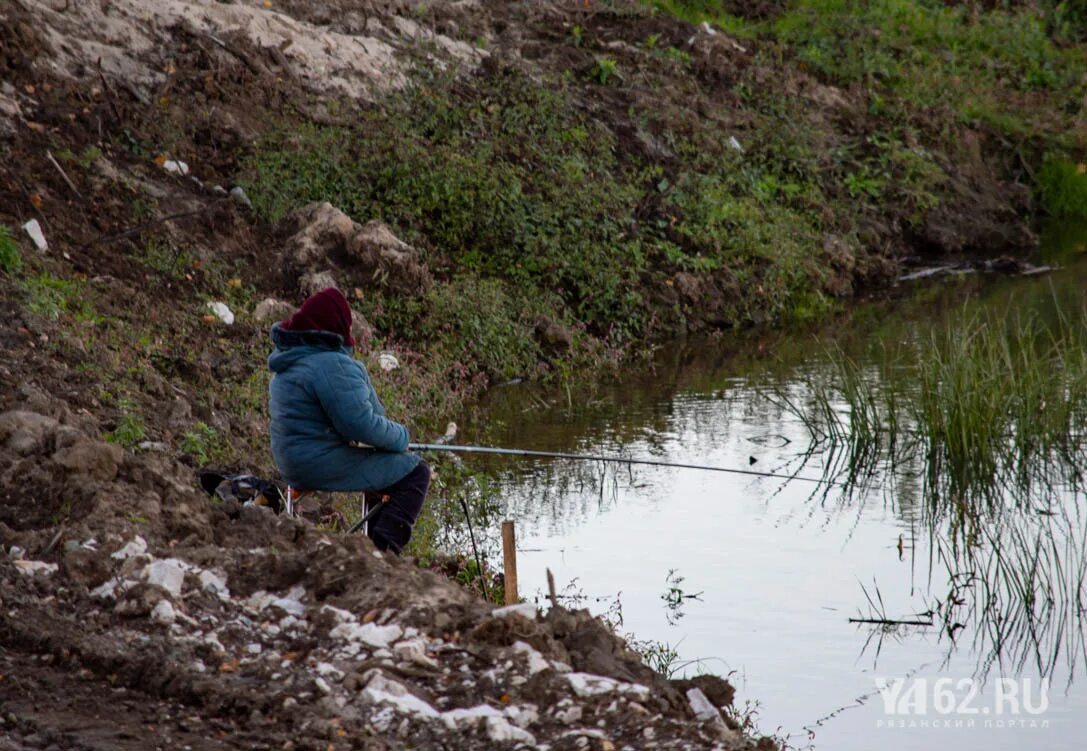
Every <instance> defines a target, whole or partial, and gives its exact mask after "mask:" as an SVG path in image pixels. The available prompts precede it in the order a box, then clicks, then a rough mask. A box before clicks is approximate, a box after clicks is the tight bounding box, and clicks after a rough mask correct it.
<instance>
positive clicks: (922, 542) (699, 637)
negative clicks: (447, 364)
mask: <svg viewBox="0 0 1087 751" xmlns="http://www.w3.org/2000/svg"><path fill="white" fill-rule="evenodd" d="M1084 238H1087V233H1083V232H1082V231H1081V230H1077V231H1065V232H1064V233H1063V234H1056V235H1053V236H1052V239H1051V240H1050V242H1049V248H1050V250H1049V257H1048V258H1047V261H1048V262H1051V263H1054V264H1055V265H1058V264H1059V266H1060V268H1059V269H1058V270H1056V271H1053V272H1052V273H1049V274H1044V275H1038V276H1034V277H1029V278H1028V277H998V276H996V275H993V274H986V273H960V272H956V273H948V274H944V275H942V276H939V277H934V278H930V279H926V280H925V281H923V282H916V283H912V286H911V285H903V288H902V290H901V294H900V295H897V296H896V299H892V300H890V301H886V300H885V301H882V302H879V303H868V304H861V305H858V306H856V307H854V308H852V309H851V310H849V311H847V312H846V313H843V314H842V315H841V316H839V317H838V318H836V320H834V321H833V322H832V323H831V324H830V325H828V326H824V327H820V328H818V329H814V330H811V331H806V332H801V333H798V332H796V331H792V332H754V333H748V334H744V335H724V336H720V337H715V338H708V339H702V340H697V341H695V340H691V341H684V342H680V343H676V344H674V345H671V346H668V347H666V348H663V349H662V350H660V351H659V353H658V354H657V356H656V357H655V358H654V360H653V362H652V363H650V364H649V365H647V366H645V367H640V368H634V369H631V371H630V372H628V373H626V374H624V375H623V376H621V377H618V378H615V379H612V380H610V381H608V382H605V383H598V384H593V385H592V386H591V387H586V388H578V389H574V390H571V391H566V390H561V391H559V392H558V393H555V392H547V391H541V390H537V389H532V388H528V387H524V386H510V387H505V388H501V389H496V390H495V391H494V392H492V394H491V396H490V398H489V400H488V401H487V403H486V404H485V405H484V407H483V410H482V412H481V418H480V420H479V421H478V422H475V423H474V424H473V425H468V426H465V428H466V429H462V430H463V432H462V438H463V439H465V442H474V441H479V442H487V443H489V444H491V445H502V446H516V447H519V448H527V449H536V450H545V451H562V452H578V453H592V454H614V455H623V456H630V457H646V458H652V459H659V460H663V461H674V462H682V463H693V464H704V465H710V466H714V467H724V468H737V469H743V470H749V471H763V472H769V473H773V474H778V475H782V474H784V475H796V476H797V477H798V478H803V479H794V480H791V481H788V480H782V479H777V478H760V477H755V476H750V475H739V474H727V473H720V472H710V471H697V470H688V469H671V468H665V467H641V466H637V467H629V468H628V467H626V466H619V465H600V464H599V463H591V462H572V461H539V460H536V461H531V460H526V459H511V458H480V457H469V458H467V461H468V463H469V464H470V465H471V466H472V467H473V468H479V469H485V470H487V471H488V472H490V473H491V474H493V476H494V477H495V478H496V488H497V494H498V498H499V503H500V505H501V507H502V513H503V515H504V516H505V517H506V518H511V519H514V520H515V521H516V525H517V533H518V547H519V556H518V566H519V576H520V583H521V586H520V589H521V594H522V596H524V597H526V598H527V599H529V600H532V599H539V600H540V601H541V602H542V601H543V598H544V594H543V593H544V592H545V591H546V584H545V571H546V569H550V570H551V571H552V572H553V573H554V576H555V580H556V582H557V584H558V589H559V591H560V593H561V594H562V595H563V597H564V601H565V602H566V604H568V605H570V606H582V607H588V608H590V609H591V610H593V611H594V612H598V613H601V614H604V615H605V616H606V617H608V618H610V619H611V620H612V621H613V622H614V623H616V624H617V627H618V629H619V630H620V631H621V632H623V633H626V634H629V635H631V637H632V638H633V639H634V640H635V641H636V642H638V643H639V644H640V649H641V650H643V651H644V652H647V653H648V654H649V655H650V660H651V661H653V662H655V663H656V664H658V665H659V666H661V667H663V668H665V669H667V670H673V671H677V675H678V674H683V673H686V674H693V673H696V672H699V671H702V672H712V673H716V674H719V675H723V676H726V677H728V679H729V680H730V681H731V682H733V683H734V684H735V685H736V687H737V699H738V707H737V710H738V711H739V713H740V714H743V715H746V716H748V717H750V718H751V719H752V721H754V722H755V723H756V724H757V727H758V728H759V730H760V731H761V732H763V733H773V734H776V735H778V736H779V737H781V738H784V739H786V740H787V742H788V744H789V745H790V746H792V747H795V748H808V747H814V748H828V749H836V750H838V751H842V750H846V749H855V750H856V751H862V750H863V751H869V750H870V749H872V748H874V747H877V745H876V744H878V747H879V748H882V749H902V750H905V749H929V748H932V747H934V746H935V747H939V748H942V747H952V746H954V747H962V748H986V749H1019V748H1023V747H1024V746H1027V745H1028V744H1029V745H1030V746H1032V747H1044V748H1049V749H1064V748H1068V749H1072V748H1076V749H1079V748H1081V747H1082V744H1083V741H1084V739H1087V686H1085V683H1084V676H1083V671H1084V669H1085V668H1087V640H1085V639H1084V636H1085V629H1084V621H1083V617H1084V606H1085V602H1087V592H1084V590H1083V585H1084V581H1085V579H1087V555H1085V552H1084V551H1085V549H1087V518H1085V513H1087V494H1085V490H1084V484H1083V482H1082V479H1081V478H1082V471H1081V470H1083V469H1084V465H1087V456H1085V451H1087V438H1085V435H1084V433H1083V429H1084V427H1085V425H1087V415H1085V410H1087V404H1084V402H1083V400H1082V399H1081V397H1082V396H1083V395H1084V394H1087V358H1085V356H1084V352H1085V351H1087V347H1084V346H1082V345H1083V344H1084V342H1085V341H1087V307H1085V306H1087V291H1085V290H1087V285H1085V282H1087V263H1085V260H1087V255H1085V254H1084V253H1083V252H1082V251H1083V249H1084V247H1085V246H1084ZM1055 332H1056V333H1055ZM990 335H991V336H990ZM987 358H988V359H987ZM1009 374H1013V375H1014V378H1011V379H1010V380H1009V378H1008V376H1009ZM956 379H959V380H961V381H962V383H958V382H957V380H956ZM952 403H953V404H952ZM971 421H973V422H971ZM484 426H485V428H484ZM809 480H824V481H830V482H823V483H819V482H810V481H809ZM832 483H833V484H832ZM850 618H853V619H861V620H867V621H876V622H872V623H867V622H866V623H855V622H850V620H849V619H850ZM745 701H747V702H750V704H747V705H746V706H745V704H744V702H745Z"/></svg>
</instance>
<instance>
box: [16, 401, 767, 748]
mask: <svg viewBox="0 0 1087 751" xmlns="http://www.w3.org/2000/svg"><path fill="white" fill-rule="evenodd" d="M31 468H33V471H27V470H28V469H31ZM0 472H2V477H3V487H4V489H5V490H4V498H3V505H4V509H5V514H6V521H5V523H3V524H0V542H2V544H3V546H4V554H5V555H4V558H3V559H2V560H0V572H2V574H3V575H2V578H0V601H2V603H3V608H2V610H3V615H2V616H0V634H2V638H3V646H4V649H3V653H2V656H0V664H2V665H3V666H4V667H3V671H4V678H5V680H4V681H3V685H2V687H0V692H2V694H0V695H3V696H4V711H5V716H4V718H3V722H4V723H5V725H4V732H5V735H6V736H7V738H8V739H9V741H10V742H13V743H15V744H16V747H19V748H56V747H64V748H88V749H90V748H103V749H104V748H137V747H144V746H141V744H142V743H144V742H145V738H143V734H144V733H146V732H148V731H150V730H151V729H152V728H153V729H154V731H155V732H156V734H157V736H158V738H159V739H160V742H162V743H163V744H164V747H168V748H181V747H192V748H226V747H230V748H298V749H310V748H311V749H329V748H418V747H427V748H493V747H503V746H510V747H514V746H517V747H539V746H541V745H546V746H547V747H550V748H571V749H574V748H612V749H614V748H620V747H638V748H691V747H698V748H711V747H712V748H722V749H725V748H748V747H753V746H754V742H753V741H751V740H750V739H748V738H745V737H744V736H743V735H742V734H741V733H740V732H739V730H738V726H737V725H736V723H735V721H733V720H731V719H729V720H726V719H725V717H724V716H722V715H721V714H720V710H721V709H724V710H725V711H726V712H727V711H728V710H729V708H730V706H731V699H732V689H731V687H729V686H728V684H727V683H725V682H724V681H722V680H720V679H717V678H711V677H705V678H701V679H698V680H696V681H693V682H681V681H667V680H665V679H663V678H662V677H660V676H659V675H657V674H655V673H653V672H652V671H651V670H649V669H648V668H646V667H645V666H644V665H643V664H642V663H641V660H640V658H639V657H638V656H637V655H635V654H634V653H632V652H631V651H630V650H629V649H628V648H627V647H626V645H625V644H624V643H623V642H621V641H620V640H619V639H617V638H616V637H615V636H614V635H613V634H612V633H611V632H610V631H608V630H607V629H606V627H605V626H604V625H603V624H602V623H600V622H599V621H598V620H596V619H594V618H592V617H591V616H589V614H588V613H587V612H584V611H576V612H572V611H567V610H565V609H563V608H561V607H556V608H551V609H550V610H549V611H548V612H547V613H546V614H541V613H539V612H537V610H536V608H535V607H534V606H531V605H522V606H512V607H509V608H502V609H497V610H496V609H494V608H493V607H491V606H488V605H486V604H485V603H483V602H481V601H480V600H479V599H477V598H476V597H474V596H472V595H471V594H470V593H469V592H467V591H466V590H465V589H463V588H461V587H460V586H458V585H456V584H454V583H452V582H450V581H448V580H447V579H444V578H442V577H439V576H437V575H435V574H432V573H430V572H428V571H423V570H420V569H419V568H417V567H416V566H415V565H414V563H413V562H411V561H406V560H399V559H395V558H392V557H389V556H382V555H381V554H380V553H378V552H377V551H375V550H374V549H373V547H372V545H371V544H370V543H369V541H368V540H366V539H365V538H363V537H361V536H356V537H343V536H340V535H335V534H326V533H323V532H321V531H320V530H318V529H316V528H314V527H313V526H311V525H309V524H307V523H305V522H301V521H296V520H292V519H286V518H281V517H276V516H275V515H273V514H272V513H271V512H269V511H267V510H265V509H261V508H257V507H238V506H236V505H235V506H232V505H229V504H227V505H220V506H215V505H213V504H212V503H211V502H210V501H209V500H208V499H207V498H206V497H201V496H199V495H197V494H196V493H194V492H193V491H191V490H189V489H188V488H186V487H185V481H186V479H187V477H188V472H187V471H186V470H185V468H184V467H181V466H177V465H173V464H172V463H162V462H152V461H147V460H144V459H139V458H135V457H133V456H131V455H129V456H127V457H125V456H122V455H120V453H119V452H118V451H117V450H116V447H115V446H111V445H109V444H105V443H101V442H99V441H96V440H93V439H90V438H88V437H86V436H85V435H84V434H82V433H81V431H79V430H78V429H77V428H75V427H72V426H70V425H65V424H63V423H60V422H57V421H55V420H52V419H50V418H48V417H45V416H43V415H40V414H37V413H34V412H28V411H22V412H7V413H4V414H2V415H0ZM46 498H51V499H52V500H53V502H55V503H56V504H58V506H59V507H64V508H67V509H69V510H68V511H67V512H62V513H64V520H63V522H62V523H60V524H59V525H58V524H57V523H56V516H55V515H54V516H50V515H49V512H50V511H51V509H49V508H43V507H42V503H43V499H46ZM16 527H17V529H16ZM96 694H97V695H98V698H97V699H95V698H94V697H95V695H96ZM103 694H105V695H108V697H109V698H108V700H105V701H108V705H107V704H106V703H104V699H103V696H102V695H103ZM118 707H124V708H125V711H123V712H117V709H118ZM115 715H117V716H115ZM767 747H773V745H772V744H771V745H770V746H767Z"/></svg>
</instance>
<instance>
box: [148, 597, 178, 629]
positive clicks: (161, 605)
mask: <svg viewBox="0 0 1087 751" xmlns="http://www.w3.org/2000/svg"><path fill="white" fill-rule="evenodd" d="M151 620H153V621H154V622H155V623H162V624H165V625H167V626H168V625H170V624H171V623H173V622H174V621H176V620H177V611H176V610H174V606H173V605H172V604H171V603H170V601H169V600H159V601H158V602H157V603H155V607H154V608H152V610H151Z"/></svg>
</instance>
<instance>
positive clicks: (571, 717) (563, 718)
mask: <svg viewBox="0 0 1087 751" xmlns="http://www.w3.org/2000/svg"><path fill="white" fill-rule="evenodd" d="M555 719H556V720H558V721H559V722H561V723H562V724H563V725H573V724H574V723H575V722H578V721H580V720H581V707H579V706H577V705H574V706H572V707H569V708H568V709H560V710H559V711H558V712H555Z"/></svg>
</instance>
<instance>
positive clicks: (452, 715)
mask: <svg viewBox="0 0 1087 751" xmlns="http://www.w3.org/2000/svg"><path fill="white" fill-rule="evenodd" d="M501 716H502V713H501V712H499V711H498V710H497V709H495V708H494V707H492V706H490V705H488V704H480V705H478V706H475V707H463V708H460V709H450V710H449V711H448V712H442V722H443V723H445V726H446V727H447V728H449V729H450V730H456V729H457V728H458V726H459V727H464V726H466V725H468V726H470V725H474V724H476V723H477V722H479V721H480V720H486V719H487V718H488V717H501Z"/></svg>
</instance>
